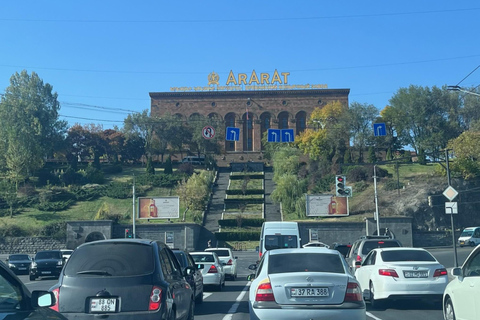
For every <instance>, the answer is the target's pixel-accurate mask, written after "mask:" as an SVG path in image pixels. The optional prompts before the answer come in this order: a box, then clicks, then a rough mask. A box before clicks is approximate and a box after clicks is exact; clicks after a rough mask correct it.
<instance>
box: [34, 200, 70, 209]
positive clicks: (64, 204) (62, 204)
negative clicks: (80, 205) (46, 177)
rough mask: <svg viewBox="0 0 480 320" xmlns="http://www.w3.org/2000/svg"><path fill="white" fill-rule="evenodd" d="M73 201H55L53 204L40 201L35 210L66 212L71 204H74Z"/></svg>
mask: <svg viewBox="0 0 480 320" xmlns="http://www.w3.org/2000/svg"><path fill="white" fill-rule="evenodd" d="M74 202H75V201H73V200H67V201H55V202H50V201H40V203H39V204H37V206H36V207H37V209H38V210H41V211H63V210H67V209H68V208H70V206H71V205H72V204H74Z"/></svg>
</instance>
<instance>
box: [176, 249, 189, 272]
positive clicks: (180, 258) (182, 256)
mask: <svg viewBox="0 0 480 320" xmlns="http://www.w3.org/2000/svg"><path fill="white" fill-rule="evenodd" d="M173 254H175V257H177V260H178V262H180V265H181V266H182V268H185V267H186V265H185V263H186V261H187V258H186V257H185V253H183V252H181V251H174V252H173Z"/></svg>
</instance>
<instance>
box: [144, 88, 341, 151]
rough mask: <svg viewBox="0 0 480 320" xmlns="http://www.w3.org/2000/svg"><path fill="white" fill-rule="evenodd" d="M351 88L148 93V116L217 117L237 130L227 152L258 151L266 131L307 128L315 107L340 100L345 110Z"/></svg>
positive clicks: (226, 143)
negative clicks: (237, 136)
mask: <svg viewBox="0 0 480 320" xmlns="http://www.w3.org/2000/svg"><path fill="white" fill-rule="evenodd" d="M349 93H350V89H307V90H258V91H254V90H252V91H250V90H248V91H207V92H190V91H189V92H151V93H150V98H151V115H152V116H158V117H161V116H163V115H165V114H170V115H175V116H176V117H178V118H179V119H181V120H183V121H185V122H188V120H189V119H192V118H194V117H198V116H203V117H210V118H212V117H217V118H219V119H222V120H223V121H224V127H222V128H215V130H225V129H226V128H227V127H236V128H240V135H239V140H238V141H225V144H224V150H225V152H226V153H234V152H261V151H262V150H263V149H264V148H263V146H262V136H263V134H264V133H265V132H266V131H267V130H268V129H293V130H294V133H295V135H298V134H300V133H301V132H302V131H304V130H305V129H306V128H307V121H308V119H309V117H310V114H311V113H312V111H313V110H315V108H322V107H323V106H325V105H326V104H327V103H330V102H335V101H339V102H341V103H342V104H343V105H345V106H347V107H348V94H349Z"/></svg>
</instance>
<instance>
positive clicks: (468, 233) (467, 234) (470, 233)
mask: <svg viewBox="0 0 480 320" xmlns="http://www.w3.org/2000/svg"><path fill="white" fill-rule="evenodd" d="M477 244H480V227H468V228H465V229H463V231H462V234H460V238H458V245H459V246H460V247H463V246H472V247H474V246H476V245H477Z"/></svg>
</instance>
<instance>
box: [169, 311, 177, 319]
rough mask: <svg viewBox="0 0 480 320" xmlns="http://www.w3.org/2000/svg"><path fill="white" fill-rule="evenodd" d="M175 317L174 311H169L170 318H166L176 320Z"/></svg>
mask: <svg viewBox="0 0 480 320" xmlns="http://www.w3.org/2000/svg"><path fill="white" fill-rule="evenodd" d="M176 319H177V316H176V315H175V310H173V309H172V310H171V311H170V316H169V317H168V320H176Z"/></svg>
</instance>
